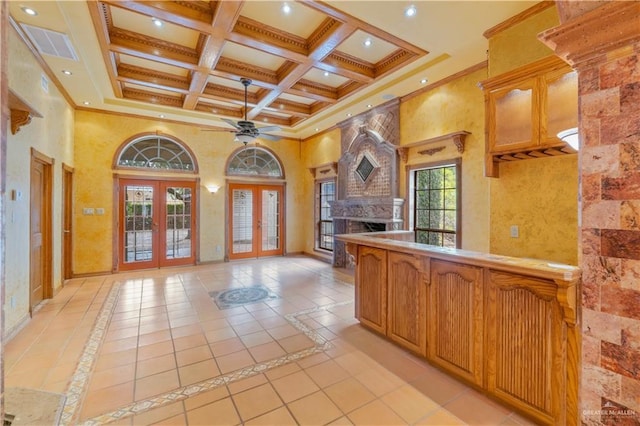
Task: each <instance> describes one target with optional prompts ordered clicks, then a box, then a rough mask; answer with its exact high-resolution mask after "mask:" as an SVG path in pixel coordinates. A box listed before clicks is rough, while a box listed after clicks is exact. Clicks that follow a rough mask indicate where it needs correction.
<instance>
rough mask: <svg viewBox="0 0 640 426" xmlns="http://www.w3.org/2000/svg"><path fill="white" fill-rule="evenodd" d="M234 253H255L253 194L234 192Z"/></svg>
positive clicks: (249, 191) (235, 190) (241, 190)
mask: <svg viewBox="0 0 640 426" xmlns="http://www.w3.org/2000/svg"><path fill="white" fill-rule="evenodd" d="M232 207H233V213H232V214H233V221H232V223H233V229H232V235H233V248H232V249H233V253H250V252H252V251H253V192H252V191H251V190H250V189H234V190H233V206H232Z"/></svg>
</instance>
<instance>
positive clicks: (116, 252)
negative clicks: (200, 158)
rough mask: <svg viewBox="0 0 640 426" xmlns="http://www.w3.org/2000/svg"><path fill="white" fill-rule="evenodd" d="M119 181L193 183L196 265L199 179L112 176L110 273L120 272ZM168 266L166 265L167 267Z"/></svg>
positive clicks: (196, 260)
mask: <svg viewBox="0 0 640 426" xmlns="http://www.w3.org/2000/svg"><path fill="white" fill-rule="evenodd" d="M121 180H139V181H147V182H149V181H153V182H185V183H193V186H194V195H195V199H196V202H195V203H193V204H192V206H191V209H192V213H191V214H192V215H193V218H192V232H191V235H192V240H191V244H192V245H193V246H192V250H193V251H194V253H193V256H194V257H193V264H194V265H197V264H199V263H200V238H199V234H200V231H199V230H200V215H199V214H198V212H199V211H200V178H199V177H179V176H143V175H131V174H120V173H114V174H113V201H112V202H113V211H114V214H113V230H114V231H113V235H112V239H111V247H112V253H111V255H112V267H111V271H112V272H114V273H116V272H120V271H121V270H122V269H121V267H120V266H121V264H122V262H120V237H121V233H120V204H119V202H120V199H119V190H120V181H121ZM167 266H168V265H167Z"/></svg>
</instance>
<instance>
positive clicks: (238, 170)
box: [227, 147, 284, 178]
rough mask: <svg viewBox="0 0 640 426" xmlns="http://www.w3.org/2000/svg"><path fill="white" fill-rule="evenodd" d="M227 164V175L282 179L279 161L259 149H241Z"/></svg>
mask: <svg viewBox="0 0 640 426" xmlns="http://www.w3.org/2000/svg"><path fill="white" fill-rule="evenodd" d="M228 164H229V165H228V167H227V174H228V175H242V176H268V177H276V178H282V177H284V175H283V173H282V166H281V165H280V161H278V159H277V158H276V157H275V156H274V155H273V154H272V153H270V152H269V151H267V150H266V149H264V148H260V147H246V148H243V149H241V150H240V151H238V152H237V153H236V154H235V155H234V156H233V157H232V158H231V160H230V161H229V163H228Z"/></svg>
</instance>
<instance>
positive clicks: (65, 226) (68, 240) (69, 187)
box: [60, 163, 74, 284]
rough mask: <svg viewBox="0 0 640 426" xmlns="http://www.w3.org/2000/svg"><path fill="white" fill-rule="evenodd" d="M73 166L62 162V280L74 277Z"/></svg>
mask: <svg viewBox="0 0 640 426" xmlns="http://www.w3.org/2000/svg"><path fill="white" fill-rule="evenodd" d="M73 172H74V169H73V167H71V166H69V165H67V164H64V163H62V251H61V260H60V263H61V268H60V270H61V273H62V282H63V284H64V280H67V279H69V278H73Z"/></svg>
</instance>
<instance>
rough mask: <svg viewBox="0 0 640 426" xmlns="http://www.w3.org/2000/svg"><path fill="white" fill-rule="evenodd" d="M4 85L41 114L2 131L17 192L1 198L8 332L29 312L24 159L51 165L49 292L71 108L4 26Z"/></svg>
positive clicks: (69, 151) (10, 186)
mask: <svg viewBox="0 0 640 426" xmlns="http://www.w3.org/2000/svg"><path fill="white" fill-rule="evenodd" d="M8 32H9V45H8V55H9V61H8V63H9V67H8V68H9V69H8V80H9V89H10V90H12V91H13V92H14V93H16V94H17V95H18V96H20V97H21V98H22V99H24V100H25V101H26V102H27V103H28V104H29V105H30V106H31V107H32V108H34V109H35V110H36V111H38V112H39V113H40V114H41V115H42V118H33V119H32V121H31V124H29V125H26V126H22V127H21V128H20V131H19V132H18V133H17V134H15V135H12V134H11V132H10V131H9V132H8V135H7V161H6V162H7V166H6V167H7V176H6V189H7V194H11V191H12V190H16V191H20V192H21V194H22V197H21V198H20V199H17V200H11V199H10V197H9V196H7V198H6V211H5V215H6V216H5V220H6V229H5V232H6V254H5V261H6V271H5V296H6V297H5V306H4V315H5V320H6V321H5V330H6V331H9V332H10V331H11V330H12V329H13V328H15V327H16V326H18V325H19V324H21V323H22V321H24V320H25V319H27V318H28V315H29V241H30V238H29V226H30V223H29V217H30V208H29V207H30V201H29V200H30V197H29V194H30V173H29V167H30V157H31V148H35V149H36V150H37V151H39V152H40V153H42V154H44V155H46V156H48V157H51V158H53V159H54V165H53V217H52V226H53V227H52V231H53V242H52V244H53V252H52V256H53V257H52V258H53V264H52V274H53V275H52V282H53V289H54V292H56V291H58V290H59V289H60V287H61V285H62V279H61V244H62V242H61V241H62V229H61V223H62V218H61V214H60V212H61V209H62V205H61V199H62V164H63V163H65V164H68V165H73V119H74V112H73V109H72V108H71V106H70V105H69V104H68V103H67V102H66V100H65V99H64V97H63V96H62V95H61V93H60V92H59V91H58V90H57V88H56V87H55V85H54V84H53V83H52V82H49V92H48V93H47V92H45V91H44V90H43V89H42V87H41V77H42V76H43V75H44V72H43V70H42V69H41V68H40V66H39V64H38V62H37V61H36V60H35V58H34V56H33V54H32V53H31V51H29V49H27V47H26V46H25V45H24V43H23V42H22V41H21V39H20V37H19V36H18V34H17V33H16V32H15V31H14V30H13V28H11V29H9V31H8Z"/></svg>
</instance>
